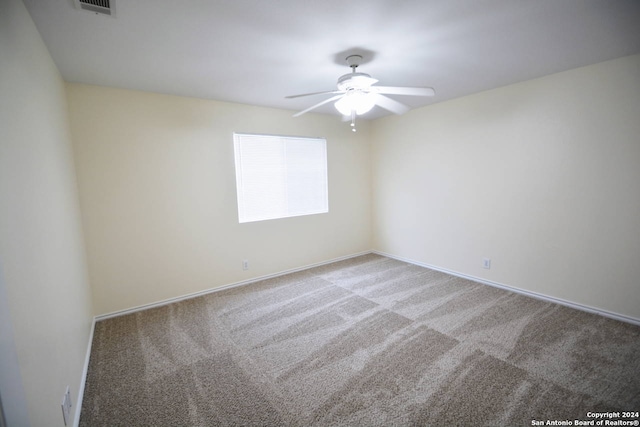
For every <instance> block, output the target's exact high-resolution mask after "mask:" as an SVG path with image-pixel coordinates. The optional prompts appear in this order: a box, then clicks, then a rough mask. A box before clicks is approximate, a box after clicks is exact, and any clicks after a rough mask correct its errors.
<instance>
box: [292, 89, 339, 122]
mask: <svg viewBox="0 0 640 427" xmlns="http://www.w3.org/2000/svg"><path fill="white" fill-rule="evenodd" d="M343 96H344V94H340V95H336V96H332V97H331V98H329V99H325V100H324V101H322V102H318V103H317V104H316V105H312V106H311V107H309V108H307V109H306V110H302V111H299V112H297V113H295V114H294V115H293V117H298V116H301V115H303V114H304V113H307V112H309V111H311V110H313V109H314V108H318V107H320V106H322V105H324V104H327V103H329V102H331V101H335V100H337V99H339V98H342V97H343Z"/></svg>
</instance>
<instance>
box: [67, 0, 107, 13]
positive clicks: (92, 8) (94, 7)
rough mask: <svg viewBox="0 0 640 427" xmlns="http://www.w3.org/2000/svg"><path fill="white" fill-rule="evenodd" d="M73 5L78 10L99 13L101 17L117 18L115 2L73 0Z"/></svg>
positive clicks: (105, 0)
mask: <svg viewBox="0 0 640 427" xmlns="http://www.w3.org/2000/svg"><path fill="white" fill-rule="evenodd" d="M73 3H74V4H75V6H76V9H82V10H86V11H88V12H94V13H99V14H101V15H109V16H116V5H115V1H114V0H73Z"/></svg>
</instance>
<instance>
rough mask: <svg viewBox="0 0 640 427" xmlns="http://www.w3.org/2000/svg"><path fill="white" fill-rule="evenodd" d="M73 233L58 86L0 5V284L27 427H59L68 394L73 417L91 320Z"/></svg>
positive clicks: (67, 144) (22, 23)
mask: <svg viewBox="0 0 640 427" xmlns="http://www.w3.org/2000/svg"><path fill="white" fill-rule="evenodd" d="M80 224H81V223H80V213H79V205H78V199H77V188H76V177H75V171H74V164H73V157H72V147H71V140H70V137H69V128H68V121H67V105H66V100H65V88H64V83H63V81H62V79H61V77H60V75H59V73H58V71H57V69H56V67H55V65H54V63H53V61H52V60H51V57H50V56H49V53H48V52H47V50H46V48H45V46H44V44H43V42H42V40H41V38H40V35H39V33H38V31H37V30H36V28H35V25H34V24H33V21H32V20H31V18H30V16H29V14H28V12H27V10H26V9H25V7H24V5H23V4H22V2H21V1H20V0H3V1H0V274H2V277H0V285H2V287H3V288H4V289H3V292H2V293H5V294H6V301H3V302H2V307H3V308H4V307H8V311H9V317H10V320H9V321H10V322H11V325H12V328H13V336H14V340H13V341H14V342H13V343H10V344H11V346H12V347H13V348H14V350H15V355H16V356H17V365H18V366H15V367H14V368H17V369H18V370H19V374H20V377H21V382H22V384H23V386H24V387H23V389H24V396H25V397H26V407H27V412H28V419H29V421H30V423H31V425H33V426H61V425H63V421H62V413H61V409H60V403H61V400H62V396H63V394H64V391H65V389H66V386H67V385H68V386H70V387H71V395H72V399H73V404H74V407H73V408H72V411H75V408H76V405H75V404H76V402H77V398H78V389H79V387H80V379H81V375H82V369H83V363H84V359H85V354H86V350H87V345H88V339H89V331H90V325H91V319H92V308H91V298H90V290H89V285H88V281H87V273H86V265H85V258H84V248H83V242H82V233H81V227H80ZM6 314H7V313H3V316H2V318H3V319H6ZM5 339H7V336H4V335H3V337H2V346H3V349H4V345H5V344H6V342H5ZM2 356H3V357H2V358H0V365H1V366H0V368H1V369H5V368H6V365H5V364H6V363H7V362H9V360H8V359H6V358H4V354H3V355H2ZM6 385H7V384H2V386H3V387H4V386H6ZM5 392H6V393H7V394H5ZM2 393H3V396H2V399H3V401H4V402H7V401H8V399H9V398H11V397H13V396H10V395H9V394H13V393H15V389H12V387H9V390H8V391H7V390H5V389H4V388H3V389H2ZM23 400H24V399H23ZM5 409H6V410H7V411H12V410H13V409H15V408H14V407H13V406H12V407H5ZM14 421H15V420H14ZM25 422H27V421H26V420H24V419H22V420H20V421H16V424H14V425H24V424H23V423H25Z"/></svg>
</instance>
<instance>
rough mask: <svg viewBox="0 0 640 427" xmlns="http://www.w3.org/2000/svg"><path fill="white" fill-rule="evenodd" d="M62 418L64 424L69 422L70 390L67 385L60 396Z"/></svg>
mask: <svg viewBox="0 0 640 427" xmlns="http://www.w3.org/2000/svg"><path fill="white" fill-rule="evenodd" d="M62 418H63V419H64V425H68V424H69V423H70V422H71V391H70V390H69V386H67V390H66V391H65V392H64V397H63V398H62Z"/></svg>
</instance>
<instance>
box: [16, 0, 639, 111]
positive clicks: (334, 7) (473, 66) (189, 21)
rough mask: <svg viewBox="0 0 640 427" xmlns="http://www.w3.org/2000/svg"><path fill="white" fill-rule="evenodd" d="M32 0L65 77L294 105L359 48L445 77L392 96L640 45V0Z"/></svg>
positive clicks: (385, 67) (326, 84) (389, 69)
mask: <svg viewBox="0 0 640 427" xmlns="http://www.w3.org/2000/svg"><path fill="white" fill-rule="evenodd" d="M112 1H113V0H112ZM24 2H25V4H26V6H27V8H28V10H29V12H30V13H31V16H32V17H33V19H34V21H35V23H36V26H37V27H38V30H39V31H40V33H41V35H42V37H43V39H44V41H45V43H46V45H47V47H48V49H49V51H50V52H51V55H52V56H53V59H54V61H55V63H56V64H57V66H58V68H59V69H60V72H61V73H62V76H63V78H64V79H65V80H66V81H69V82H80V83H89V84H95V85H102V86H111V87H118V88H127V89H138V90H143V91H150V92H158V93H166V94H174V95H183V96H190V97H197V98H207V99H216V100H222V101H232V102H239V103H244V104H252V105H259V106H268V107H277V108H284V109H290V110H302V109H304V108H306V107H308V106H311V105H312V104H315V103H317V102H320V101H321V100H323V99H324V98H325V97H328V96H323V95H318V96H313V97H307V98H299V99H285V96H286V95H294V94H298V93H307V92H315V91H322V90H332V89H334V88H335V82H336V80H337V78H338V77H339V76H340V75H342V74H345V73H347V72H349V71H350V69H349V68H348V67H347V65H346V63H345V62H344V58H345V57H346V56H347V55H348V54H351V53H360V54H362V55H363V56H364V62H365V63H364V64H363V65H361V66H360V67H359V69H358V71H361V72H366V73H369V74H371V75H372V76H373V77H375V78H377V79H378V80H379V81H380V82H379V84H380V85H385V86H431V87H434V88H435V89H436V96H435V97H433V98H418V97H414V98H409V97H402V96H392V97H394V98H395V99H397V100H399V101H401V102H404V103H406V104H408V105H410V106H412V107H417V106H423V105H427V104H429V103H434V102H441V101H444V100H447V99H451V98H456V97H460V96H464V95H468V94H471V93H476V92H480V91H483V90H487V89H492V88H496V87H499V86H504V85H507V84H511V83H515V82H520V81H524V80H528V79H532V78H535V77H540V76H544V75H548V74H552V73H556V72H559V71H563V70H568V69H571V68H576V67H580V66H583V65H588V64H593V63H596V62H600V61H604V60H608V59H613V58H618V57H621V56H626V55H630V54H634V53H639V52H640V0H385V1H380V0H366V1H365V0H171V1H169V0H115V5H116V17H115V18H112V17H107V16H104V15H96V14H93V13H90V12H86V11H81V10H77V9H75V8H74V6H73V0H24ZM585 90H590V91H593V92H594V95H595V96H597V88H593V87H590V88H585ZM318 111H319V112H325V113H334V114H337V112H336V111H335V110H334V108H333V106H332V105H331V104H327V105H325V106H324V107H323V108H322V109H319V110H318ZM386 114H388V113H387V112H386V111H384V110H382V109H380V108H378V107H376V108H374V110H373V111H372V112H370V113H368V114H367V115H366V116H365V118H376V117H380V116H382V115H386Z"/></svg>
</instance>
